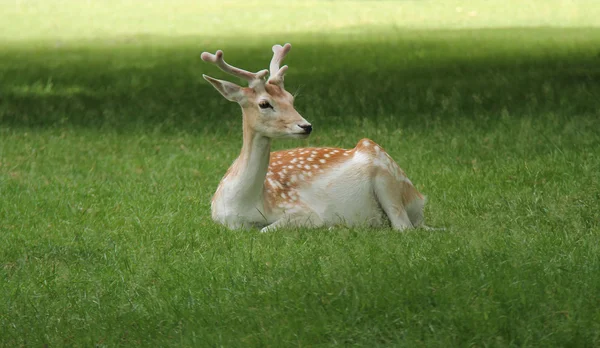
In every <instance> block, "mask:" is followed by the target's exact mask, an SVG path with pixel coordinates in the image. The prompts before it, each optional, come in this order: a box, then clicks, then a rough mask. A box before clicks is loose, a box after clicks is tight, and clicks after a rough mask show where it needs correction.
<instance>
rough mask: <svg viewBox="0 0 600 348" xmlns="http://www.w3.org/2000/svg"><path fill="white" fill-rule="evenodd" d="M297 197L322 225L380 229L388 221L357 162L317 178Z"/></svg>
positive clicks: (365, 173)
mask: <svg viewBox="0 0 600 348" xmlns="http://www.w3.org/2000/svg"><path fill="white" fill-rule="evenodd" d="M298 195H299V198H300V200H301V201H302V202H304V203H305V204H306V206H309V207H310V208H311V210H312V211H313V214H316V215H317V216H319V218H320V219H321V221H322V223H323V224H324V225H338V224H341V225H347V226H359V225H363V226H380V225H382V224H385V223H387V222H388V220H387V216H386V215H385V213H384V212H383V210H382V209H381V207H380V205H379V203H378V201H377V198H376V196H375V192H374V190H373V180H372V179H371V177H370V175H369V173H368V172H366V171H365V167H364V166H361V165H360V163H354V162H349V163H347V164H345V165H343V166H341V167H340V168H339V169H336V170H333V171H331V172H329V173H327V175H324V176H323V177H320V178H317V179H316V180H315V181H313V182H312V184H311V186H310V187H304V188H302V189H300V190H299V192H298Z"/></svg>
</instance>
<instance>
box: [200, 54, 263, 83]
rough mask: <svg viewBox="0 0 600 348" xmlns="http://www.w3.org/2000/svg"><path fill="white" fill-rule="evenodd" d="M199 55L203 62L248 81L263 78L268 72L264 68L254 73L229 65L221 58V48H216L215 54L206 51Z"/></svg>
mask: <svg viewBox="0 0 600 348" xmlns="http://www.w3.org/2000/svg"><path fill="white" fill-rule="evenodd" d="M200 57H201V58H202V60H203V61H205V62H208V63H213V64H215V65H216V66H218V67H219V69H221V70H223V71H224V72H226V73H228V74H231V75H233V76H237V77H239V78H242V79H245V80H247V81H249V82H252V81H255V80H260V79H262V78H264V77H265V76H267V74H268V73H269V71H268V70H266V69H265V70H261V71H259V72H256V73H252V72H249V71H246V70H243V69H240V68H236V67H234V66H231V65H229V64H227V63H226V62H225V60H224V59H223V51H221V50H218V51H217V52H216V53H215V54H211V53H208V52H202V54H201V55H200Z"/></svg>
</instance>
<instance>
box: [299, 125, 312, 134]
mask: <svg viewBox="0 0 600 348" xmlns="http://www.w3.org/2000/svg"><path fill="white" fill-rule="evenodd" d="M298 127H300V128H302V129H304V132H305V133H306V134H310V132H312V125H310V124H299V125H298Z"/></svg>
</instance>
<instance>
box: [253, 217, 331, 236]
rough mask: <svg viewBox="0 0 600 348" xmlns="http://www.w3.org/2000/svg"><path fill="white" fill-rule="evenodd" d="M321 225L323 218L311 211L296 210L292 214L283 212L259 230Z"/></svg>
mask: <svg viewBox="0 0 600 348" xmlns="http://www.w3.org/2000/svg"><path fill="white" fill-rule="evenodd" d="M322 225H323V220H321V218H320V217H319V216H318V215H317V214H315V213H313V212H309V213H306V212H302V213H300V212H298V213H292V214H285V215H284V216H282V217H281V218H279V220H277V221H275V222H273V223H272V224H270V225H267V226H265V227H263V228H262V229H261V230H260V232H263V233H264V232H271V231H275V230H277V229H279V228H281V227H311V228H314V227H320V226H322Z"/></svg>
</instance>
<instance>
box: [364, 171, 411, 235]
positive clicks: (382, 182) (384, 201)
mask: <svg viewBox="0 0 600 348" xmlns="http://www.w3.org/2000/svg"><path fill="white" fill-rule="evenodd" d="M374 189H375V195H376V196H377V200H378V201H379V204H380V205H381V208H383V211H385V213H386V215H387V216H388V218H389V219H390V222H391V223H392V227H393V228H394V229H396V230H399V231H403V230H405V229H408V228H413V227H415V225H414V224H413V222H412V221H411V219H410V217H409V213H408V212H407V209H406V208H407V207H406V205H405V203H406V202H404V198H405V197H406V192H405V191H407V190H411V189H412V190H415V191H416V189H415V188H414V187H413V186H412V184H410V183H408V182H406V181H404V180H402V179H398V178H395V177H394V176H393V175H391V173H389V172H388V171H387V170H379V171H377V173H376V175H375V178H374ZM415 222H416V221H415Z"/></svg>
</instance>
